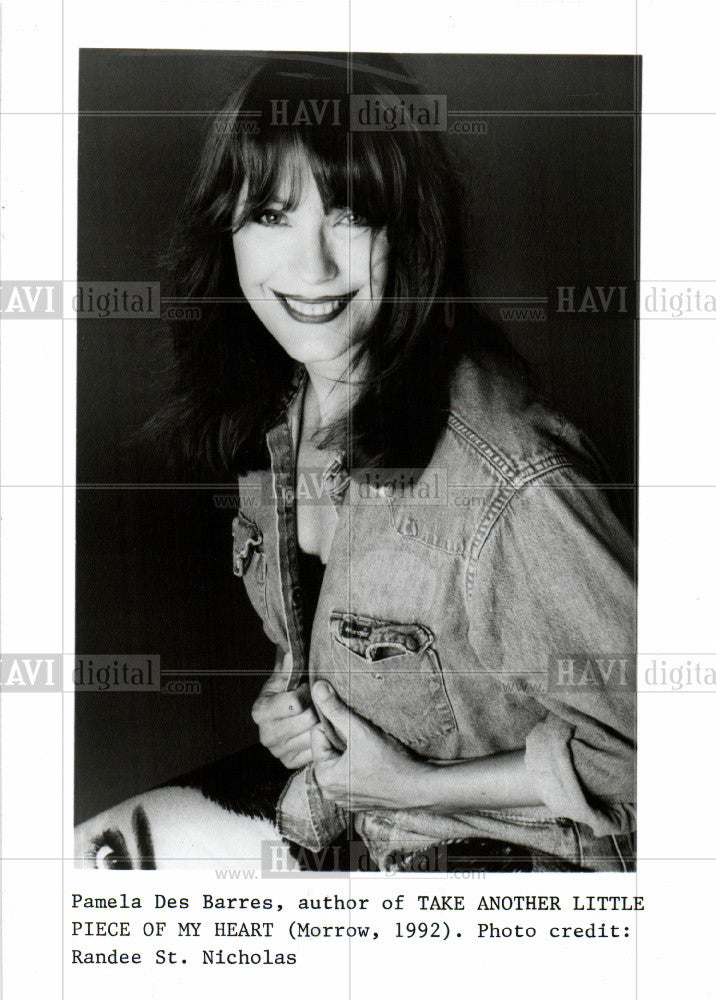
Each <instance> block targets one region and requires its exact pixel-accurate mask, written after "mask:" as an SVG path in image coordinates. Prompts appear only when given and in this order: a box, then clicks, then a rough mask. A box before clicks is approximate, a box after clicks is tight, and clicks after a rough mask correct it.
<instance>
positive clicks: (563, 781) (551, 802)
mask: <svg viewBox="0 0 716 1000" xmlns="http://www.w3.org/2000/svg"><path fill="white" fill-rule="evenodd" d="M574 733H575V729H574V726H572V725H570V724H569V723H568V722H565V721H564V719H559V718H557V717H555V716H548V717H547V718H546V719H545V720H544V722H540V723H539V724H538V725H536V726H535V727H534V729H532V731H531V732H530V733H529V734H528V736H527V740H526V755H525V762H526V766H527V771H528V774H529V775H530V777H531V779H532V780H533V782H534V784H535V788H536V789H537V791H538V792H539V794H540V796H541V798H542V801H543V802H544V804H545V805H546V806H547V808H548V809H549V810H550V811H551V812H552V813H553V815H554V816H559V817H566V818H567V819H571V820H574V821H575V822H576V823H585V824H586V825H587V826H589V827H591V829H592V831H593V832H594V836H595V837H607V836H611V835H614V834H622V833H628V832H630V831H631V830H633V829H634V807H633V806H632V805H631V804H630V803H624V804H620V803H612V802H599V801H590V800H589V799H588V798H587V795H586V794H585V791H584V789H583V787H582V783H581V782H580V780H579V775H578V773H577V770H576V768H575V766H574V760H573V758H572V749H571V741H572V738H573V737H574Z"/></svg>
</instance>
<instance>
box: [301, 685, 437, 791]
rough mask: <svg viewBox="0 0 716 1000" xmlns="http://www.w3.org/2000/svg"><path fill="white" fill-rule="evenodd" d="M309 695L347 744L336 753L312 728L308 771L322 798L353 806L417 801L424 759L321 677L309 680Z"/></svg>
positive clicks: (323, 736) (322, 733)
mask: <svg viewBox="0 0 716 1000" xmlns="http://www.w3.org/2000/svg"><path fill="white" fill-rule="evenodd" d="M313 700H314V703H315V704H316V705H318V706H319V707H320V709H321V711H322V712H323V714H324V715H325V717H326V719H327V720H328V721H329V722H330V724H331V725H332V726H333V728H334V729H335V730H336V733H337V734H338V735H339V736H340V737H341V738H342V739H343V740H344V741H345V743H346V750H345V752H344V753H342V754H341V753H337V752H336V750H335V749H334V747H333V746H332V744H331V743H330V741H329V740H328V738H327V737H326V734H325V733H324V731H323V730H322V729H321V727H320V725H318V726H315V727H314V728H313V729H312V731H311V742H312V747H313V770H314V774H315V777H316V781H317V782H318V786H319V788H320V789H321V791H322V792H323V794H324V795H325V796H326V798H329V799H331V800H332V801H333V802H335V803H336V805H339V806H344V807H346V808H348V809H354V810H355V809H369V808H373V809H408V808H410V807H411V806H416V805H418V804H419V802H420V797H421V796H420V793H421V786H422V784H423V778H424V776H425V772H426V771H427V770H429V765H428V764H425V763H422V762H421V761H419V760H417V759H416V758H414V757H413V756H412V755H411V754H410V753H409V752H408V751H407V750H406V749H405V748H404V747H403V746H402V745H401V744H400V743H398V741H397V740H394V739H393V738H392V737H390V736H386V735H385V734H384V733H381V732H380V731H379V730H377V729H376V728H375V727H374V726H372V725H371V724H370V723H369V722H366V720H365V719H363V718H361V716H360V715H356V713H355V712H352V711H351V710H350V709H349V708H348V707H347V705H345V704H344V703H343V702H342V701H341V700H340V698H339V697H338V695H337V694H336V693H335V691H334V690H333V688H332V687H331V686H330V684H327V683H326V682H325V681H318V682H317V683H316V684H314V685H313Z"/></svg>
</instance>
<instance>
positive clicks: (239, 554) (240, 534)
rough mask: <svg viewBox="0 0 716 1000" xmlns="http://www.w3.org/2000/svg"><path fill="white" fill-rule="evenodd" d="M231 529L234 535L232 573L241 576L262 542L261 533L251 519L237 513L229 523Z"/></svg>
mask: <svg viewBox="0 0 716 1000" xmlns="http://www.w3.org/2000/svg"><path fill="white" fill-rule="evenodd" d="M231 531H232V534H233V536H234V553H233V565H234V574H235V575H236V576H243V575H244V573H245V572H246V570H247V569H248V568H249V566H250V565H251V559H252V557H253V554H254V552H255V551H256V550H259V549H260V547H261V544H262V542H263V535H262V534H261V531H260V529H259V527H258V525H256V524H254V522H253V521H249V519H248V517H244V515H243V514H241V513H239V514H237V515H236V517H235V518H234V520H233V521H232V523H231Z"/></svg>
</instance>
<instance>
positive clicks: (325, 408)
mask: <svg viewBox="0 0 716 1000" xmlns="http://www.w3.org/2000/svg"><path fill="white" fill-rule="evenodd" d="M306 371H307V372H308V384H307V386H306V395H305V397H304V401H303V425H304V435H307V436H311V435H313V434H315V433H317V432H318V431H321V430H325V428H326V427H328V426H329V425H330V424H332V423H334V422H335V421H336V420H340V419H341V418H342V417H345V416H346V414H347V413H348V412H349V410H350V409H351V407H352V406H353V404H354V403H355V400H356V397H357V395H358V392H359V376H358V373H357V372H356V371H355V370H353V371H349V370H345V371H344V372H343V374H342V375H339V376H337V375H336V374H335V373H329V372H327V371H326V370H325V368H323V366H320V365H311V364H307V365H306Z"/></svg>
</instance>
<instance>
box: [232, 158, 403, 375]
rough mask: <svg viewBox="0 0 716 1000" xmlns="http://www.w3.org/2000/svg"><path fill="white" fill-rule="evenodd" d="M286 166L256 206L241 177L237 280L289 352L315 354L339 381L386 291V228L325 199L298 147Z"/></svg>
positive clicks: (303, 356)
mask: <svg viewBox="0 0 716 1000" xmlns="http://www.w3.org/2000/svg"><path fill="white" fill-rule="evenodd" d="M288 163H290V164H291V166H292V168H293V176H291V174H289V168H288ZM284 171H285V172H284V176H283V177H282V178H281V180H280V182H279V190H278V198H277V199H276V200H275V201H273V202H272V203H270V204H269V206H268V207H267V208H265V209H263V210H260V211H258V212H257V211H256V210H255V209H254V210H252V208H251V205H250V202H249V198H248V191H249V183H248V181H244V184H243V187H242V189H241V193H240V194H239V202H238V205H237V208H236V216H235V220H234V223H233V226H232V232H233V234H234V235H233V238H234V253H235V255H236V269H237V272H238V277H239V284H240V285H241V290H242V292H243V294H244V296H245V298H246V300H247V302H249V303H250V305H251V307H252V309H253V310H254V312H255V313H256V315H257V316H258V318H259V319H260V320H261V322H262V323H263V325H264V326H265V327H266V329H267V330H268V331H269V333H270V334H271V335H272V336H273V337H274V338H275V340H276V341H277V343H279V344H280V345H281V347H283V349H284V350H285V351H286V353H287V354H288V355H289V356H290V357H292V358H294V360H296V361H300V362H303V363H304V364H306V363H309V362H310V363H312V364H314V365H315V364H316V363H318V362H320V363H321V369H322V371H323V374H324V376H326V377H329V378H330V377H331V376H332V377H333V379H334V381H337V380H338V379H340V377H341V376H342V375H343V374H344V373H345V372H348V371H350V369H351V367H352V360H353V359H352V350H353V349H354V347H355V346H356V345H357V344H359V343H360V341H361V340H362V338H363V336H365V334H366V333H367V331H368V330H370V328H371V326H372V325H373V322H374V321H375V318H376V316H377V314H378V310H379V308H380V304H381V302H382V299H383V291H384V289H385V283H386V276H387V260H388V245H387V238H386V233H385V229H381V230H378V231H375V230H372V229H371V228H370V226H369V225H368V223H367V222H366V221H365V220H363V219H361V218H359V217H358V216H357V215H356V214H355V213H354V212H353V211H352V210H351V209H349V208H347V207H342V208H340V207H339V208H335V207H331V205H330V204H329V205H328V206H326V205H324V201H323V198H322V196H321V192H320V191H319V189H318V185H317V184H316V181H315V179H314V177H313V174H312V172H311V166H310V161H309V160H308V157H307V156H306V154H305V152H303V151H302V150H301V149H297V150H296V155H295V157H294V159H293V160H292V161H288V162H287V163H285V164H284ZM292 191H293V199H292V198H291V194H292ZM292 201H293V202H294V204H292ZM296 324H302V325H303V326H305V327H306V328H307V329H302V328H301V326H297V325H296ZM316 327H322V329H318V330H317V329H315V328H316Z"/></svg>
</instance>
